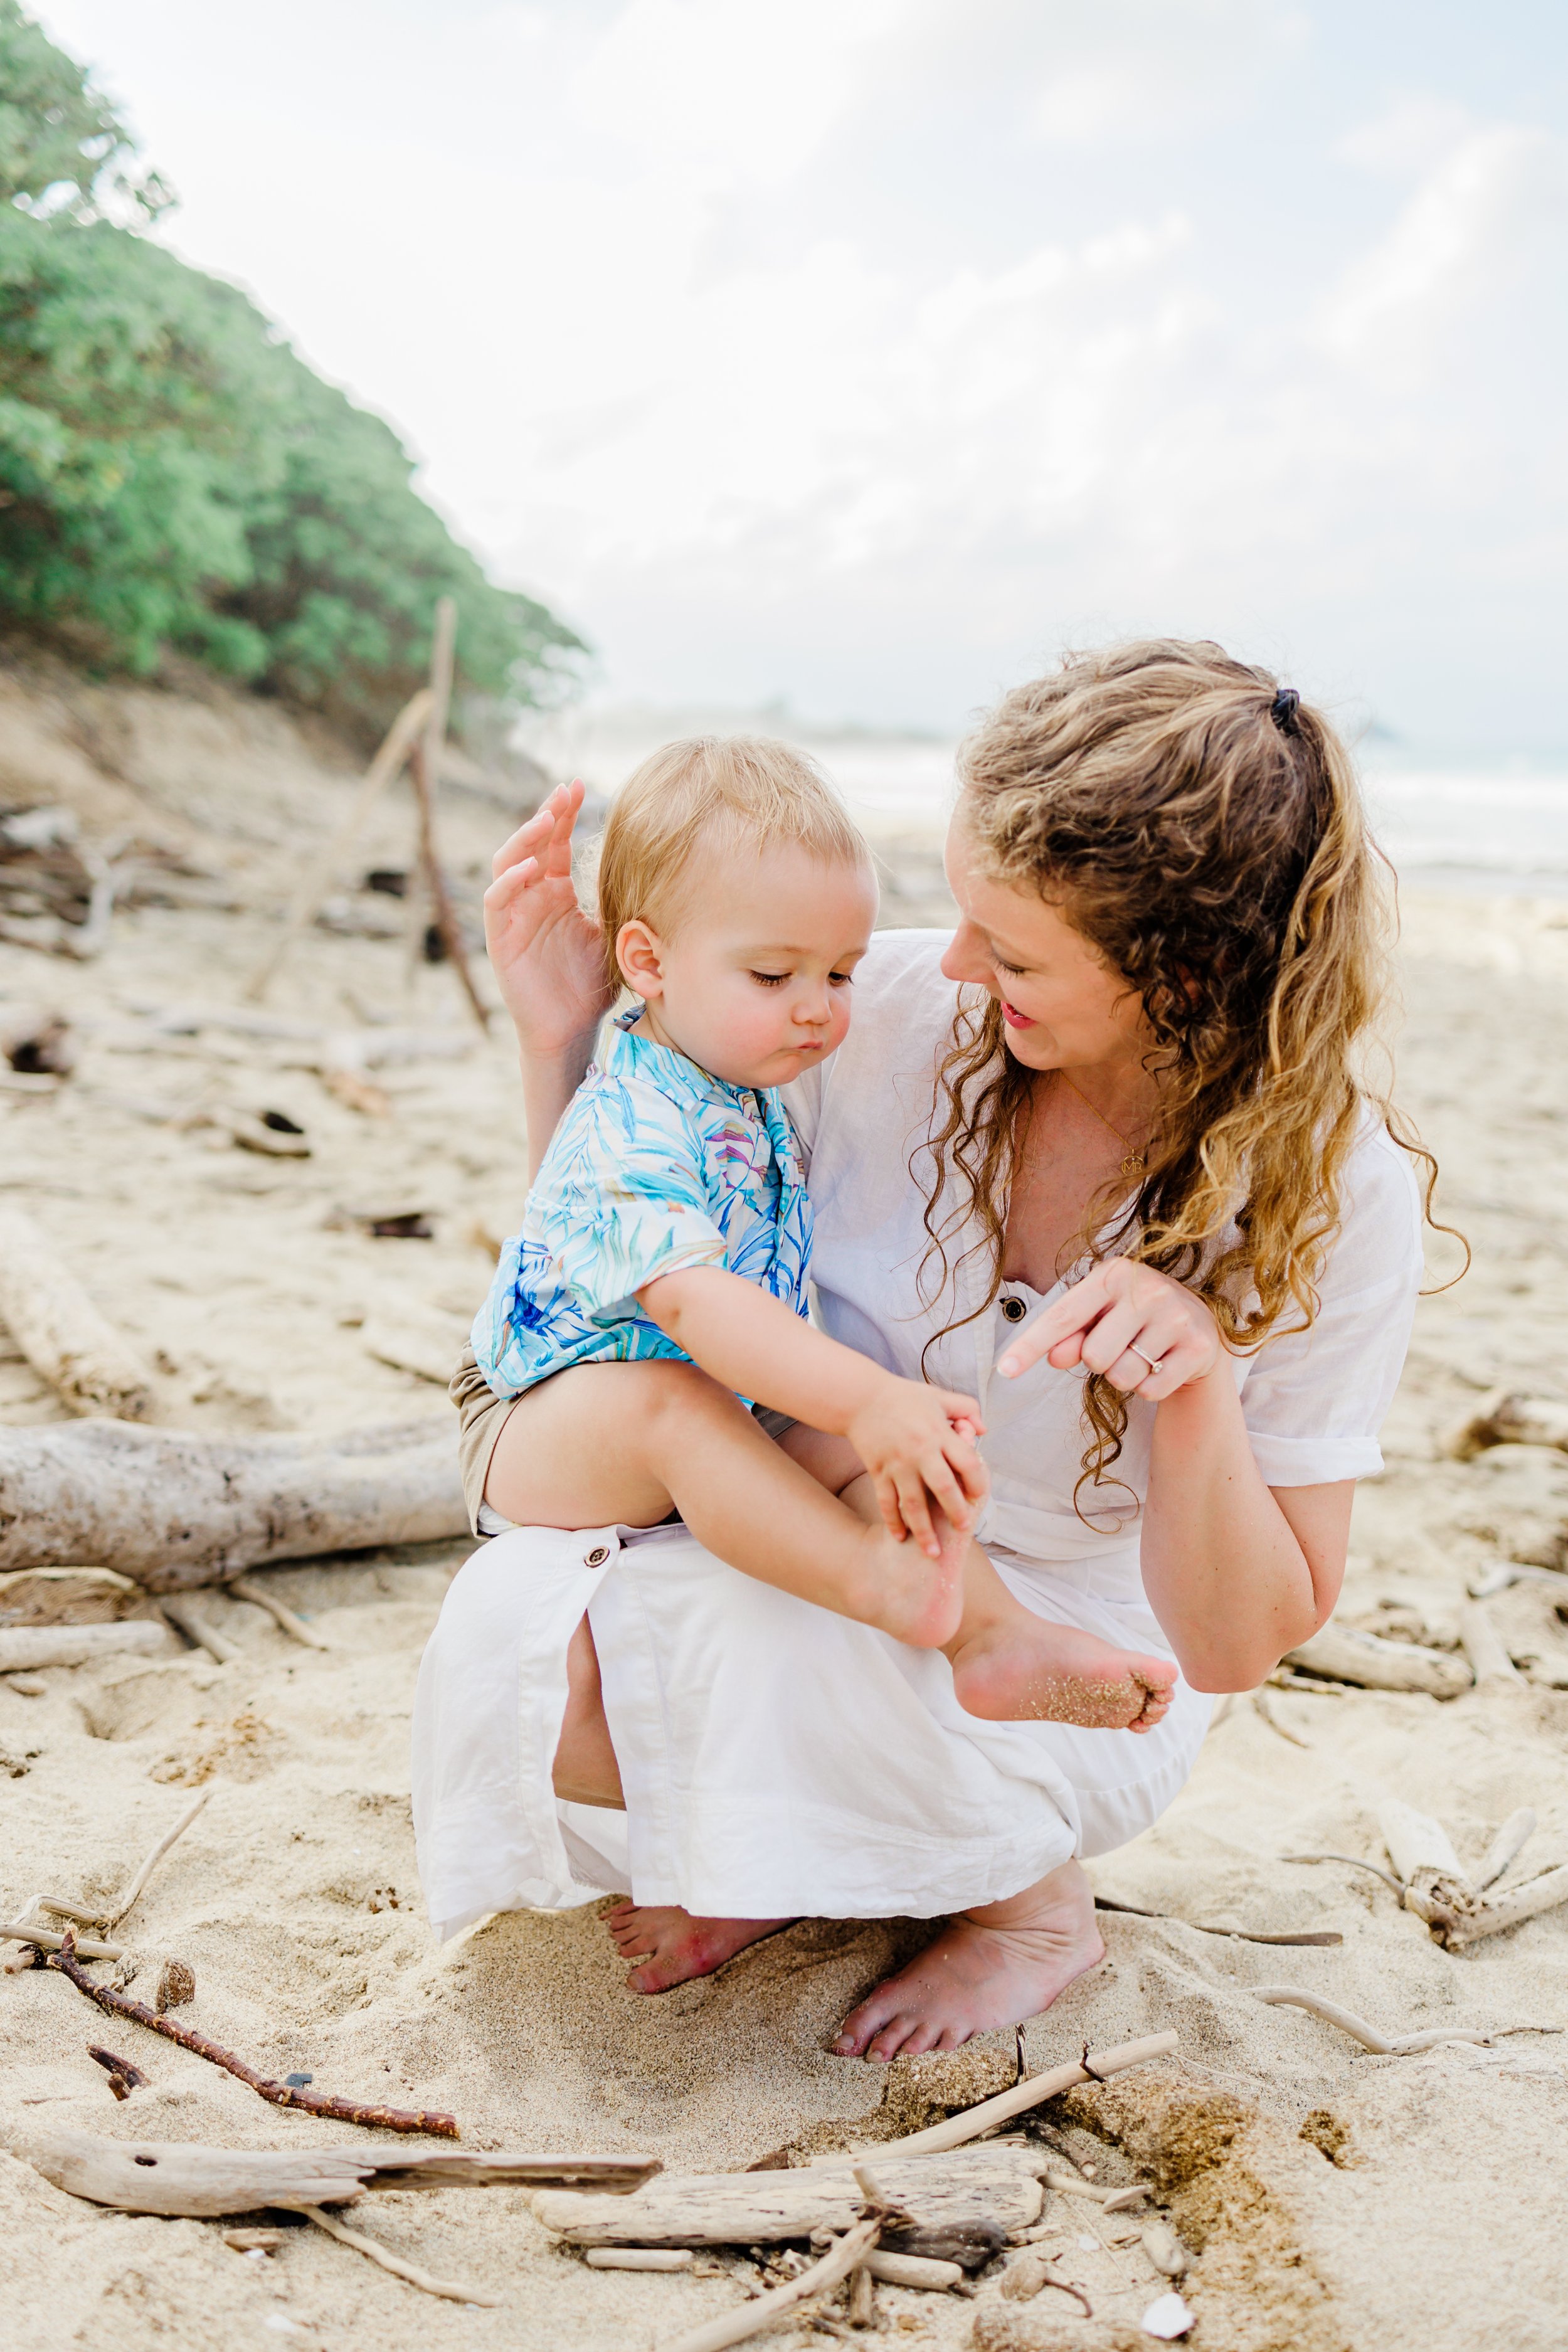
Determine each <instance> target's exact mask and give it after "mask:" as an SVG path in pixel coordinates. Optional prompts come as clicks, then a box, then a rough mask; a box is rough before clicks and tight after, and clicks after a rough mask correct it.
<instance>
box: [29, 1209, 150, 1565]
mask: <svg viewBox="0 0 1568 2352" xmlns="http://www.w3.org/2000/svg"><path fill="white" fill-rule="evenodd" d="M0 1321H3V1322H5V1325H6V1326H7V1327H8V1328H9V1330H10V1333H11V1336H12V1338H13V1339H15V1340H16V1345H17V1346H18V1348H20V1349H21V1350H22V1353H23V1355H24V1356H26V1360H27V1361H28V1362H29V1363H30V1364H31V1365H32V1367H33V1370H35V1371H36V1372H37V1374H38V1375H39V1377H40V1378H41V1379H43V1380H46V1381H47V1382H48V1383H49V1386H50V1387H51V1388H52V1389H53V1390H55V1391H56V1392H57V1394H58V1396H59V1397H60V1398H61V1399H62V1400H63V1401H64V1402H65V1403H66V1404H68V1406H69V1407H70V1409H71V1411H72V1412H77V1413H110V1414H112V1415H113V1416H114V1417H115V1418H116V1419H117V1420H121V1421H144V1420H145V1419H146V1418H147V1416H148V1414H149V1413H150V1412H152V1410H153V1386H152V1378H151V1375H150V1374H149V1372H148V1370H147V1368H146V1366H145V1365H144V1364H143V1363H142V1362H141V1360H139V1359H138V1357H137V1355H136V1354H135V1351H134V1350H133V1349H132V1346H131V1344H130V1342H129V1340H127V1339H124V1338H123V1337H122V1336H121V1333H120V1332H118V1331H117V1330H116V1329H115V1328H114V1326H113V1325H112V1324H111V1323H110V1321H109V1320H108V1318H106V1317H105V1316H103V1315H101V1314H100V1312H99V1309H98V1308H97V1307H95V1306H94V1305H93V1303H92V1301H91V1299H90V1298H89V1297H88V1295H87V1293H86V1291H85V1290H84V1289H83V1288H82V1286H81V1285H80V1283H79V1281H78V1280H77V1278H76V1276H75V1275H73V1274H71V1273H70V1272H69V1271H68V1269H67V1267H66V1266H65V1265H63V1264H62V1263H61V1261H60V1259H59V1257H58V1255H57V1254H56V1252H55V1250H54V1248H53V1247H52V1245H51V1244H50V1243H49V1242H48V1241H47V1239H46V1238H45V1236H44V1234H42V1233H41V1232H40V1230H39V1228H38V1227H37V1225H36V1224H35V1223H34V1222H33V1220H32V1218H31V1217H29V1216H27V1215H26V1214H25V1213H24V1212H23V1211H22V1210H20V1209H3V1210H0ZM87 1557H89V1558H90V1554H89V1555H87Z"/></svg>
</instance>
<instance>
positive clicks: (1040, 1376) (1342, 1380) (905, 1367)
mask: <svg viewBox="0 0 1568 2352" xmlns="http://www.w3.org/2000/svg"><path fill="white" fill-rule="evenodd" d="M946 946H947V935H946V934H945V933H942V932H937V931H924V930H922V931H913V930H910V931H881V932H879V933H878V934H877V937H876V939H875V940H874V941H873V943H872V947H871V951H870V953H869V954H868V956H867V957H866V959H865V960H864V961H863V962H862V963H861V965H860V966H859V968H858V971H857V972H856V975H855V987H854V1018H853V1020H852V1022H851V1024H850V1028H849V1034H848V1036H847V1038H846V1040H845V1042H844V1044H843V1045H840V1046H839V1048H838V1050H837V1053H836V1054H835V1055H833V1057H832V1059H831V1060H830V1061H829V1062H828V1063H826V1065H825V1066H822V1067H821V1068H819V1069H816V1070H813V1071H810V1072H808V1073H807V1074H806V1075H805V1076H802V1077H799V1078H797V1079H796V1080H795V1082H794V1084H793V1085H792V1086H790V1087H786V1088H785V1089H784V1099H785V1101H786V1102H787V1104H788V1105H789V1108H790V1111H791V1114H792V1117H793V1118H794V1121H795V1129H796V1132H797V1134H798V1135H799V1137H800V1139H801V1143H802V1146H803V1149H804V1150H805V1151H806V1152H807V1153H808V1154H809V1159H810V1168H809V1175H808V1180H807V1181H808V1185H809V1189H810V1192H811V1198H812V1205H813V1209H814V1211H815V1213H816V1243H815V1247H814V1249H813V1253H812V1265H811V1274H812V1282H813V1286H814V1289H815V1292H816V1313H817V1317H818V1319H819V1320H820V1322H821V1324H822V1327H823V1328H824V1329H825V1330H826V1331H828V1332H830V1333H831V1334H832V1336H833V1338H835V1339H841V1340H843V1341H844V1342H845V1344H846V1345H847V1346H849V1347H852V1348H858V1349H860V1350H861V1352H862V1353H863V1354H865V1355H868V1356H870V1357H872V1358H874V1359H875V1360H876V1361H877V1362H878V1363H880V1364H884V1365H886V1366H887V1368H888V1370H889V1371H893V1372H900V1373H902V1374H903V1375H904V1376H905V1378H907V1379H910V1380H919V1379H920V1378H921V1356H922V1351H923V1350H925V1349H926V1343H927V1341H928V1340H929V1339H930V1338H931V1333H932V1332H933V1331H935V1330H938V1329H940V1328H941V1327H942V1324H943V1323H945V1322H947V1321H948V1320H949V1318H950V1317H951V1316H952V1312H953V1299H954V1295H955V1294H954V1288H953V1286H952V1285H951V1284H950V1286H949V1288H948V1290H947V1292H946V1294H945V1296H944V1297H943V1299H942V1302H941V1304H940V1305H939V1306H938V1307H936V1308H935V1309H934V1310H928V1309H924V1308H921V1309H920V1310H918V1311H917V1310H916V1308H915V1301H916V1297H917V1292H916V1276H917V1273H918V1270H919V1268H920V1266H921V1260H922V1259H923V1258H924V1256H925V1254H926V1248H927V1236H926V1233H925V1229H924V1226H923V1223H922V1222H921V1212H922V1207H923V1202H924V1197H925V1192H926V1190H927V1189H928V1184H929V1175H930V1169H931V1153H930V1150H929V1145H928V1142H927V1138H928V1135H929V1131H930V1122H931V1109H932V1098H933V1078H934V1073H935V1068H936V1065H937V1062H938V1060H939V1058H940V1055H941V1050H942V1042H943V1040H944V1039H945V1037H946V1036H947V1034H949V1032H950V1031H951V1029H952V1018H953V1013H954V1011H955V1008H956V1005H957V1002H958V991H957V989H956V988H955V986H954V984H953V982H952V981H950V980H948V979H946V978H945V977H944V975H943V974H942V970H941V968H940V965H941V957H942V952H943V950H944V949H945V948H946ZM911 1162H912V1167H913V1178H914V1181H911ZM976 1238H977V1234H975V1232H974V1231H973V1230H970V1231H965V1232H961V1233H960V1234H958V1235H957V1237H956V1241H950V1243H949V1249H948V1255H949V1257H950V1258H955V1257H956V1256H957V1255H959V1253H960V1252H961V1251H962V1250H963V1248H964V1247H965V1246H966V1245H967V1244H969V1243H970V1242H973V1240H975V1239H976ZM1421 1262H1422V1261H1421V1227H1420V1210H1419V1204H1418V1201H1417V1195H1416V1189H1415V1177H1414V1175H1413V1173H1412V1171H1411V1168H1410V1163H1409V1160H1408V1159H1407V1158H1406V1156H1405V1153H1404V1152H1402V1151H1401V1150H1399V1148H1398V1146H1397V1145H1396V1144H1394V1142H1393V1141H1392V1140H1391V1139H1390V1138H1389V1137H1388V1135H1387V1134H1386V1133H1385V1132H1384V1129H1383V1128H1382V1127H1381V1126H1380V1125H1378V1124H1377V1123H1376V1122H1375V1121H1373V1119H1372V1118H1371V1117H1370V1116H1369V1118H1368V1120H1367V1123H1366V1126H1365V1128H1364V1129H1363V1133H1362V1135H1361V1137H1360V1139H1359V1140H1358V1141H1357V1142H1356V1144H1355V1145H1354V1147H1353V1149H1352V1153H1351V1156H1350V1160H1349V1162H1348V1164H1347V1166H1346V1169H1345V1172H1344V1178H1343V1182H1342V1219H1341V1228H1340V1232H1339V1234H1338V1237H1337V1238H1336V1240H1335V1242H1334V1244H1333V1246H1332V1249H1331V1252H1330V1255H1329V1258H1328V1262H1327V1264H1326V1265H1325V1267H1324V1269H1323V1273H1322V1276H1321V1280H1320V1283H1319V1286H1318V1287H1319V1292H1320V1296H1321V1307H1320V1309H1319V1313H1318V1316H1317V1318H1316V1320H1315V1322H1314V1323H1313V1324H1312V1327H1311V1328H1310V1330H1306V1331H1300V1332H1293V1333H1286V1334H1284V1335H1282V1336H1280V1337H1279V1338H1278V1339H1269V1340H1268V1341H1266V1342H1265V1344H1264V1345H1263V1347H1262V1348H1261V1349H1258V1351H1257V1352H1256V1353H1255V1354H1252V1355H1237V1356H1234V1357H1233V1358H1232V1359H1231V1361H1232V1364H1233V1367H1234V1370H1235V1377H1236V1382H1237V1389H1238V1390H1239V1391H1240V1395H1241V1403H1242V1412H1243V1414H1244V1417H1245V1419H1246V1423H1247V1434H1248V1437H1249V1438H1250V1440H1251V1444H1252V1451H1253V1454H1254V1457H1255V1459H1256V1460H1257V1463H1258V1468H1259V1470H1260V1471H1261V1472H1262V1474H1263V1476H1264V1478H1265V1479H1266V1480H1267V1481H1268V1484H1269V1485H1270V1486H1318V1485H1327V1484H1330V1483H1331V1482H1333V1481H1337V1480H1339V1479H1343V1478H1360V1477H1364V1476H1366V1475H1368V1474H1369V1473H1371V1472H1373V1471H1375V1470H1378V1469H1380V1468H1381V1467H1382V1464H1383V1456H1382V1454H1381V1452H1380V1450H1379V1447H1378V1443H1377V1433H1378V1430H1379V1428H1380V1426H1381V1424H1382V1422H1383V1418H1384V1414H1385V1413H1386V1412H1387V1410H1388V1406H1389V1403H1390V1402H1391V1400H1392V1398H1393V1395H1394V1388H1395V1386H1396V1384H1397V1382H1398V1379H1399V1373H1400V1368H1401V1366H1402V1365H1403V1363H1404V1360H1405V1348H1406V1345H1407V1343H1408V1340H1409V1337H1410V1327H1411V1322H1412V1319H1413V1318H1414V1314H1415V1294H1416V1290H1417V1287H1418V1286H1419V1282H1420V1276H1421ZM985 1278H986V1276H985V1259H984V1254H983V1253H977V1254H976V1255H974V1256H973V1258H972V1259H971V1260H970V1261H969V1262H968V1264H967V1265H962V1266H961V1267H960V1268H959V1271H958V1274H957V1276H956V1278H955V1279H956V1295H957V1297H958V1300H959V1311H960V1312H962V1313H968V1311H969V1310H970V1309H971V1308H972V1307H974V1306H976V1305H977V1304H978V1303H979V1301H980V1299H981V1298H983V1297H984V1284H985ZM1060 1287H1061V1286H1060V1285H1059V1284H1058V1285H1057V1286H1056V1290H1059V1288H1060ZM1056 1290H1053V1291H1051V1292H1049V1293H1047V1294H1046V1296H1047V1297H1055V1296H1056ZM1008 1297H1017V1298H1020V1299H1022V1301H1023V1302H1024V1304H1025V1305H1026V1307H1027V1308H1028V1309H1029V1312H1030V1314H1031V1315H1033V1313H1034V1312H1035V1311H1036V1309H1037V1307H1039V1306H1040V1305H1042V1304H1043V1299H1042V1298H1041V1297H1038V1296H1037V1294H1036V1293H1035V1292H1033V1291H1031V1290H1030V1289H1028V1288H1027V1287H1026V1286H1025V1285H1023V1284H1021V1283H1016V1282H1010V1283H1006V1284H1005V1285H1004V1286H1003V1290H1002V1294H1001V1297H999V1298H998V1299H997V1300H996V1301H995V1303H994V1305H993V1306H992V1307H991V1308H990V1310H989V1311H988V1312H986V1313H984V1314H982V1315H981V1316H979V1317H977V1318H975V1320H973V1322H970V1323H966V1324H965V1325H963V1328H960V1329H958V1330H955V1331H952V1332H949V1333H947V1334H946V1335H945V1336H944V1337H943V1338H942V1339H938V1340H937V1341H936V1343H935V1344H934V1345H933V1346H932V1347H931V1349H930V1350H929V1353H927V1354H926V1355H925V1369H926V1371H927V1372H928V1373H929V1376H930V1378H931V1379H932V1380H933V1381H938V1382H940V1383H941V1384H942V1386H943V1387H944V1388H951V1389H956V1390H958V1391H961V1392H962V1393H963V1394H966V1395H970V1396H973V1397H974V1398H975V1399H976V1401H977V1402H978V1403H979V1406H980V1410H981V1413H982V1416H983V1418H984V1422H985V1423H986V1433H985V1436H984V1439H983V1440H982V1441H981V1447H980V1451H981V1453H982V1454H983V1455H984V1459H985V1462H986V1464H987V1465H988V1467H989V1470H990V1473H991V1481H992V1491H991V1495H990V1497H989V1499H988V1500H987V1502H986V1505H985V1507H984V1515H983V1517H982V1519H981V1521H980V1524H979V1526H978V1528H977V1530H976V1532H977V1534H978V1537H979V1539H980V1540H981V1542H982V1543H984V1544H985V1545H986V1546H987V1548H988V1549H989V1548H991V1547H994V1546H999V1547H1001V1548H1002V1549H1004V1550H1005V1551H1006V1552H1009V1553H1012V1554H1014V1555H1016V1556H1017V1558H1018V1559H1019V1560H1020V1562H1021V1563H1022V1562H1030V1563H1038V1564H1040V1565H1042V1566H1045V1565H1048V1566H1049V1568H1050V1570H1051V1571H1052V1574H1053V1577H1054V1578H1056V1579H1059V1578H1061V1577H1062V1576H1063V1574H1064V1573H1067V1574H1068V1576H1069V1580H1071V1581H1074V1582H1080V1581H1084V1582H1085V1586H1086V1589H1092V1590H1095V1591H1099V1592H1100V1593H1102V1594H1104V1595H1105V1596H1106V1597H1108V1598H1109V1597H1110V1596H1111V1594H1112V1593H1113V1592H1114V1593H1115V1594H1116V1595H1117V1597H1121V1598H1126V1599H1131V1598H1132V1597H1133V1591H1134V1590H1135V1589H1136V1587H1137V1586H1139V1585H1141V1581H1142V1580H1141V1578H1140V1577H1139V1576H1138V1571H1137V1556H1138V1518H1139V1516H1140V1514H1141V1509H1142V1499H1143V1497H1144V1496H1145V1495H1146V1493H1147V1491H1148V1483H1149V1447H1150V1439H1151V1435H1152V1426H1153V1420H1154V1413H1155V1410H1156V1408H1155V1407H1154V1406H1153V1405H1152V1404H1147V1403H1145V1402H1142V1400H1141V1399H1140V1398H1138V1397H1136V1396H1133V1397H1131V1399H1130V1400H1129V1406H1128V1425H1127V1434H1126V1438H1125V1440H1124V1442H1123V1445H1122V1451H1121V1459H1120V1460H1119V1461H1118V1462H1117V1464H1116V1465H1115V1470H1114V1475H1115V1476H1116V1477H1118V1478H1119V1479H1121V1480H1122V1481H1123V1482H1124V1483H1125V1486H1126V1487H1128V1488H1130V1489H1131V1494H1130V1495H1129V1494H1125V1493H1121V1492H1120V1491H1119V1490H1110V1494H1109V1496H1108V1494H1107V1490H1105V1489H1103V1488H1102V1489H1100V1493H1099V1495H1098V1496H1097V1495H1096V1493H1095V1490H1093V1489H1092V1488H1088V1489H1085V1492H1084V1495H1083V1497H1082V1501H1083V1505H1084V1508H1085V1509H1086V1510H1089V1511H1091V1515H1092V1517H1093V1518H1094V1520H1095V1524H1094V1525H1091V1526H1086V1525H1085V1523H1084V1521H1083V1519H1082V1518H1080V1517H1079V1515H1078V1513H1077V1511H1076V1510H1075V1509H1074V1507H1073V1490H1074V1488H1075V1486H1077V1483H1078V1480H1079V1470H1080V1465H1081V1461H1082V1456H1083V1451H1084V1445H1085V1442H1086V1440H1085V1433H1084V1429H1083V1423H1082V1374H1081V1373H1080V1372H1079V1371H1077V1370H1073V1371H1058V1370H1055V1368H1054V1367H1053V1366H1051V1365H1050V1364H1048V1363H1047V1362H1045V1361H1044V1360H1042V1361H1040V1362H1039V1363H1037V1364H1035V1365H1034V1366H1033V1367H1032V1368H1031V1369H1030V1370H1028V1371H1027V1372H1026V1373H1024V1374H1023V1375H1022V1376H1021V1377H1020V1378H1018V1379H1017V1380H1015V1381H1004V1380H999V1379H996V1378H994V1376H993V1375H994V1365H995V1360H996V1358H997V1356H998V1354H999V1353H1000V1352H1001V1351H1002V1344H1003V1342H1004V1341H1005V1339H1008V1338H1011V1337H1012V1336H1014V1329H1015V1326H1014V1324H1013V1323H1011V1322H1008V1321H1007V1320H1005V1318H1004V1316H1003V1311H1002V1301H1003V1299H1005V1298H1008ZM1108 1500H1109V1502H1110V1509H1109V1510H1108V1511H1103V1512H1102V1511H1100V1510H1099V1509H1098V1508H1093V1506H1094V1505H1096V1504H1097V1503H1103V1502H1106V1501H1108ZM1074 1563H1077V1564H1079V1570H1080V1571H1081V1574H1079V1575H1075V1574H1072V1567H1073V1564H1074ZM998 1565H999V1566H1000V1565H1002V1563H1001V1562H999V1563H998Z"/></svg>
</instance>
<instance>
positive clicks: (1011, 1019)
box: [1002, 997, 1035, 1029]
mask: <svg viewBox="0 0 1568 2352" xmlns="http://www.w3.org/2000/svg"><path fill="white" fill-rule="evenodd" d="M1002 1018H1003V1020H1004V1021H1005V1023H1006V1024H1007V1026H1008V1028H1009V1029H1032V1028H1033V1027H1034V1026H1035V1024H1034V1023H1033V1021H1031V1020H1030V1018H1029V1016H1028V1014H1027V1013H1020V1012H1019V1010H1018V1008H1017V1006H1016V1004H1009V1003H1008V1002H1007V1000H1006V998H1005V997H1003V999H1002Z"/></svg>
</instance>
